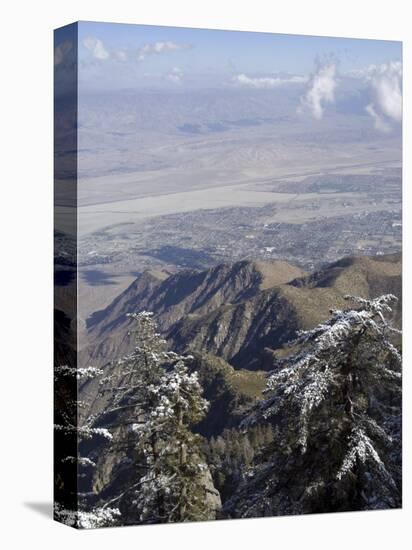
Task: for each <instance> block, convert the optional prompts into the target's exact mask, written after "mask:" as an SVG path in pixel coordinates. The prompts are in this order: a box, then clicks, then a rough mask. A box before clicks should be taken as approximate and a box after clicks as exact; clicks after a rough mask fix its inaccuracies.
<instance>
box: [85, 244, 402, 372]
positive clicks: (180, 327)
mask: <svg viewBox="0 0 412 550" xmlns="http://www.w3.org/2000/svg"><path fill="white" fill-rule="evenodd" d="M388 292H391V293H393V294H396V295H397V296H398V297H400V295H401V255H400V254H392V255H388V256H374V257H349V258H343V259H342V260H340V261H338V262H335V263H333V264H331V265H329V266H327V267H325V268H324V269H322V270H319V271H317V272H315V273H313V274H311V275H306V276H305V275H303V274H302V272H300V270H299V269H298V268H295V267H293V266H290V265H289V264H287V263H285V262H268V263H264V262H246V261H244V262H238V263H235V264H232V265H219V266H216V267H214V268H212V269H210V270H207V271H202V272H193V271H183V272H180V273H178V274H176V275H172V276H170V277H169V278H167V279H166V280H164V281H159V280H156V279H155V278H154V277H153V276H151V275H150V274H147V273H143V274H142V275H141V276H140V277H138V278H137V279H136V281H135V282H134V283H133V284H132V285H131V286H130V287H129V288H128V289H127V290H126V291H125V292H124V293H122V294H121V295H120V296H119V297H118V298H117V299H116V300H115V301H114V302H113V303H112V304H111V305H110V306H109V307H108V308H106V310H104V311H103V312H99V313H97V314H95V315H94V316H93V317H92V319H91V320H90V323H89V337H90V342H91V344H90V346H89V347H88V349H87V350H84V352H83V353H84V356H83V360H88V361H92V362H93V363H94V364H96V363H98V364H102V363H104V362H107V361H108V360H110V359H112V358H114V357H116V356H118V355H119V354H122V353H124V352H126V351H128V350H129V349H130V346H131V342H130V338H129V337H128V335H127V331H128V328H129V320H128V318H127V317H126V314H127V313H129V312H131V311H136V310H137V311H141V310H143V309H146V310H150V311H153V312H154V314H155V316H156V319H157V321H158V323H159V328H160V330H161V332H162V333H163V334H165V336H166V337H167V339H168V340H169V341H170V345H171V347H172V349H176V351H180V352H183V351H188V350H191V351H192V350H195V351H196V350H197V351H202V352H207V353H211V354H213V355H216V356H218V357H222V358H223V359H225V360H226V361H228V362H229V363H230V364H232V365H233V366H235V367H236V368H247V369H252V370H259V369H265V368H270V367H271V361H270V360H269V362H267V361H266V358H267V357H270V353H267V351H265V350H266V349H267V348H270V349H276V348H279V347H281V346H282V345H283V344H284V343H285V342H286V341H288V340H290V339H291V338H293V336H294V334H295V333H296V330H299V329H305V328H310V327H312V326H314V325H315V324H316V323H319V322H320V321H322V320H323V319H325V318H327V317H328V315H329V310H330V309H331V308H343V307H346V305H347V303H346V302H345V300H344V296H345V295H347V294H353V295H358V296H362V297H365V298H368V297H375V296H377V295H380V294H382V293H388ZM396 320H397V322H398V324H399V323H400V310H399V311H397V312H396Z"/></svg>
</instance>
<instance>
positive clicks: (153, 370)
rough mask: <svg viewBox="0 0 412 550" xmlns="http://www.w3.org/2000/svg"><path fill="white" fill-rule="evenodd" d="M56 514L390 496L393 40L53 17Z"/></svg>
mask: <svg viewBox="0 0 412 550" xmlns="http://www.w3.org/2000/svg"><path fill="white" fill-rule="evenodd" d="M54 82H55V132H54V136H55V234H54V238H55V311H54V321H55V322H54V324H55V329H54V330H55V343H54V347H55V351H54V381H55V410H54V415H55V420H54V422H55V424H54V428H55V430H54V431H55V440H54V441H55V462H54V484H55V507H54V510H55V518H56V519H57V520H58V521H61V522H63V523H65V524H67V525H70V526H73V527H77V528H97V527H107V526H123V525H138V524H139V525H140V524H143V525H144V524H158V523H175V522H189V521H190V522H194V521H204V520H229V519H234V518H252V517H253V518H260V517H268V516H283V515H302V514H313V513H330V512H344V511H361V510H382V509H392V508H399V507H401V506H402V437H401V434H402V392H401V390H402V377H401V363H402V359H401V353H402V349H401V348H402V346H401V344H402V339H401V321H402V302H401V294H402V277H401V275H402V256H401V254H402V44H401V43H400V42H395V41H393V42H392V41H380V40H363V39H352V38H333V37H316V36H297V35H286V34H267V33H254V32H240V31H229V30H228V31H222V30H207V29H190V28H173V27H156V26H144V25H129V24H110V23H93V22H80V23H74V24H72V25H68V26H66V27H63V28H61V29H58V30H56V31H55V44H54Z"/></svg>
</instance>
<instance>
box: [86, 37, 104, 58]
mask: <svg viewBox="0 0 412 550" xmlns="http://www.w3.org/2000/svg"><path fill="white" fill-rule="evenodd" d="M83 46H84V47H85V48H87V49H88V50H89V51H90V52H91V53H92V55H93V57H94V58H96V59H100V60H105V59H109V57H110V54H109V52H108V51H107V50H106V48H105V47H104V44H103V42H102V41H101V40H99V39H98V38H95V37H93V36H89V37H87V38H85V39H84V40H83Z"/></svg>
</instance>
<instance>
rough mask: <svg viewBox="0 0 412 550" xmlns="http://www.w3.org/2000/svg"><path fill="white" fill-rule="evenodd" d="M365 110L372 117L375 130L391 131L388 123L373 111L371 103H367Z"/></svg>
mask: <svg viewBox="0 0 412 550" xmlns="http://www.w3.org/2000/svg"><path fill="white" fill-rule="evenodd" d="M365 110H366V112H367V113H368V114H369V115H370V116H371V117H372V118H373V121H374V123H375V128H376V130H379V131H380V132H385V133H387V132H390V131H391V127H390V125H389V124H388V123H387V122H385V120H384V118H383V117H382V116H381V115H379V114H378V113H377V112H376V111H375V107H374V106H373V105H372V103H369V105H368V106H367V107H366V108H365Z"/></svg>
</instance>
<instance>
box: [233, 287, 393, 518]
mask: <svg viewBox="0 0 412 550" xmlns="http://www.w3.org/2000/svg"><path fill="white" fill-rule="evenodd" d="M346 299H347V300H348V302H351V303H352V304H353V306H354V307H352V308H349V309H347V310H335V311H332V312H331V317H330V318H329V319H328V320H327V321H326V322H323V323H321V324H319V325H318V326H316V327H315V328H313V329H311V330H307V331H302V332H300V333H299V334H298V336H297V339H296V340H295V341H294V342H293V350H294V351H293V352H292V353H291V354H289V356H287V357H285V358H284V359H282V360H280V361H279V362H278V364H277V365H276V367H277V368H276V369H275V370H274V371H273V372H272V373H271V374H270V376H269V378H268V383H267V390H266V399H265V400H264V401H262V402H261V403H260V404H259V406H258V407H257V408H256V409H255V411H254V412H253V414H251V415H249V417H248V418H247V420H246V421H245V425H250V424H252V425H253V424H254V423H256V422H262V420H264V421H266V422H269V423H271V424H272V425H273V426H276V429H277V430H278V434H279V436H278V439H277V441H276V442H275V443H274V445H272V446H269V447H268V448H267V451H266V456H265V459H264V461H263V462H262V463H261V464H259V465H258V466H256V467H255V469H254V470H253V471H252V472H251V473H250V476H249V478H248V479H247V480H246V482H245V483H244V484H242V486H241V487H240V488H239V490H238V491H237V493H236V494H235V495H234V497H233V498H232V499H231V501H230V502H229V503H228V505H227V507H226V508H227V511H228V513H229V515H234V516H238V517H239V516H255V515H257V516H261V515H272V514H288V513H311V512H322V511H328V512H331V511H338V510H357V509H381V508H392V507H398V506H400V504H401V463H400V460H401V459H400V456H401V452H400V446H401V355H400V353H399V351H398V349H397V347H396V346H395V343H396V341H397V340H399V334H400V331H398V330H397V329H395V328H393V326H392V325H391V322H390V321H389V320H388V318H389V317H390V315H391V312H392V308H391V305H392V304H393V303H394V302H396V300H397V299H396V297H395V296H393V295H390V294H389V295H384V296H381V297H379V298H376V299H372V300H365V299H361V298H355V297H352V296H347V297H346Z"/></svg>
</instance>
